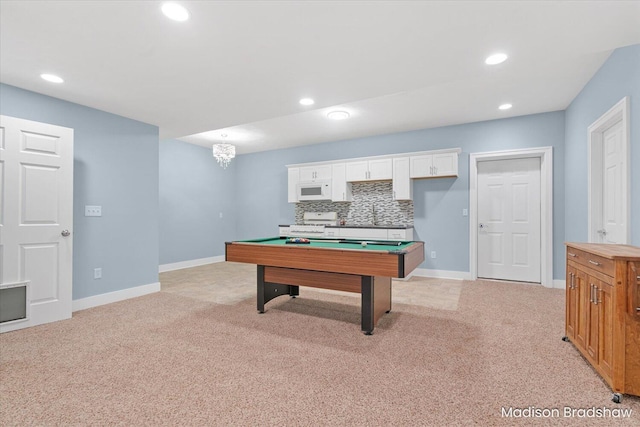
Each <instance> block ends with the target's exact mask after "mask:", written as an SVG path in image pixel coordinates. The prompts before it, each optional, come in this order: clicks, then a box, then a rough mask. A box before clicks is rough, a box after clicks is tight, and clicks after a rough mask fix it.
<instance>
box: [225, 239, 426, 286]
mask: <svg viewBox="0 0 640 427" xmlns="http://www.w3.org/2000/svg"><path fill="white" fill-rule="evenodd" d="M226 260H227V261H234V262H244V263H249V264H258V265H268V266H273V267H285V268H297V269H301V270H315V271H330V272H334V273H346V274H359V275H366V276H386V277H397V278H403V277H406V276H407V275H409V273H411V272H412V271H413V270H414V269H415V268H417V267H418V266H419V265H420V264H421V263H422V262H423V261H424V243H423V242H414V244H412V245H411V246H409V247H407V248H406V249H405V250H399V251H397V252H396V251H386V250H380V251H379V250H372V249H368V250H364V249H363V250H357V249H339V248H326V247H313V246H307V245H305V246H302V245H268V244H260V243H253V242H227V244H226Z"/></svg>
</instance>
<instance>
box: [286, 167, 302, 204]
mask: <svg viewBox="0 0 640 427" xmlns="http://www.w3.org/2000/svg"><path fill="white" fill-rule="evenodd" d="M299 179H300V169H298V168H289V169H288V170H287V181H288V182H287V200H288V202H289V203H296V202H297V201H298V188H297V187H298V180H299Z"/></svg>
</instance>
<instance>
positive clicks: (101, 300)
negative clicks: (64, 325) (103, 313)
mask: <svg viewBox="0 0 640 427" xmlns="http://www.w3.org/2000/svg"><path fill="white" fill-rule="evenodd" d="M155 292H160V282H156V283H151V284H149V285H142V286H136V287H135V288H129V289H123V290H121V291H115V292H108V293H106V294H100V295H94V296H92V297H87V298H81V299H76V300H73V303H72V309H71V310H72V311H74V312H75V311H80V310H86V309H87V308H93V307H98V306H100V305H105V304H111V303H112V302H118V301H123V300H126V299H130V298H136V297H141V296H143V295H148V294H153V293H155Z"/></svg>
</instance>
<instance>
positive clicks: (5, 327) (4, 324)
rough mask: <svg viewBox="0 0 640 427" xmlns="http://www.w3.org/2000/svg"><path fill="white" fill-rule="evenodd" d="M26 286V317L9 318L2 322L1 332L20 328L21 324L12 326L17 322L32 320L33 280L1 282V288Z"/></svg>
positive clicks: (0, 325)
mask: <svg viewBox="0 0 640 427" xmlns="http://www.w3.org/2000/svg"><path fill="white" fill-rule="evenodd" d="M21 287H24V288H25V301H24V303H25V311H24V314H25V317H23V318H21V319H14V320H9V321H7V322H2V323H0V333H3V332H9V331H13V330H15V329H20V328H21V327H20V326H12V325H15V324H16V323H21V322H28V321H29V320H31V280H24V281H22V282H13V283H0V289H10V288H21Z"/></svg>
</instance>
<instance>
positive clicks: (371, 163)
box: [346, 158, 393, 182]
mask: <svg viewBox="0 0 640 427" xmlns="http://www.w3.org/2000/svg"><path fill="white" fill-rule="evenodd" d="M346 168H347V181H348V182H358V181H382V180H388V179H392V178H393V166H392V159H391V158H382V159H372V160H362V161H358V162H348V163H347V164H346Z"/></svg>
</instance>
